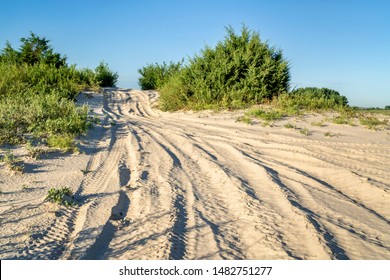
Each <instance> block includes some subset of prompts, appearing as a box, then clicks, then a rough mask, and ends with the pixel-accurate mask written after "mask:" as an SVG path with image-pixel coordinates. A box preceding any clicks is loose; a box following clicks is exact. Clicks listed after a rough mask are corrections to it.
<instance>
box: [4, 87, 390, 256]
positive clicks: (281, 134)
mask: <svg viewBox="0 0 390 280" xmlns="http://www.w3.org/2000/svg"><path fill="white" fill-rule="evenodd" d="M157 99H158V95H157V93H155V92H153V91H138V90H125V89H107V90H106V92H105V94H104V95H102V94H97V95H95V97H94V98H92V99H88V98H86V97H84V99H80V100H79V102H88V103H89V105H90V106H91V108H92V109H93V110H94V112H95V113H96V114H98V115H99V116H100V118H101V120H102V125H97V126H96V128H95V129H94V130H92V131H91V132H90V133H89V135H88V136H86V137H85V138H83V139H82V140H81V143H80V145H81V148H80V149H81V151H83V153H81V154H79V155H62V154H51V155H47V156H46V157H44V158H42V159H40V160H37V161H32V160H31V161H28V160H26V169H27V172H26V173H25V174H23V175H18V174H15V175H13V176H9V172H8V171H6V170H5V169H4V168H1V169H0V188H1V193H0V218H1V221H0V224H1V230H0V245H1V248H0V257H1V258H2V259H390V172H389V166H390V134H389V132H388V131H386V130H384V131H372V130H368V129H366V128H363V127H350V126H346V125H345V126H342V125H335V124H330V123H327V126H326V127H315V126H311V125H310V123H311V122H312V121H313V120H315V119H316V118H317V119H318V118H319V117H321V116H319V115H313V116H306V117H305V118H303V119H294V118H291V119H289V120H284V121H281V122H279V123H277V124H275V126H274V127H262V126H261V125H260V124H256V123H255V124H253V125H247V124H245V123H241V122H236V118H237V116H238V115H239V114H240V112H234V113H231V112H225V113H212V112H200V113H188V112H178V113H165V112H161V111H158V110H156V109H153V104H154V103H155V102H156V101H157ZM287 121H288V122H292V123H294V124H296V125H297V126H300V127H307V128H308V129H309V131H310V133H311V135H309V136H305V135H302V134H300V133H298V132H297V131H295V130H292V129H287V128H285V127H284V126H283V124H284V123H286V122H287ZM326 131H332V132H334V133H335V134H338V133H340V135H339V136H338V137H326V136H324V132H326ZM15 152H19V154H20V155H21V156H23V155H24V154H23V153H24V152H23V149H22V148H19V149H17V150H15ZM81 170H84V172H81ZM59 186H68V187H70V188H72V189H73V190H74V191H75V198H76V199H77V200H78V202H79V204H80V205H79V206H77V207H69V208H66V207H64V206H63V207H60V206H55V205H53V204H52V203H50V202H45V201H44V198H45V196H46V194H47V190H48V189H49V188H50V187H59Z"/></svg>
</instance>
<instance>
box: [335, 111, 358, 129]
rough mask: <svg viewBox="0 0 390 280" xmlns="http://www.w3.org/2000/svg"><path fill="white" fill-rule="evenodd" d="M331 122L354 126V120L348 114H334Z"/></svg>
mask: <svg viewBox="0 0 390 280" xmlns="http://www.w3.org/2000/svg"><path fill="white" fill-rule="evenodd" d="M332 122H333V123H335V124H349V125H351V126H354V125H355V124H354V122H353V119H352V117H351V116H348V115H346V114H341V115H338V116H334V117H333V118H332Z"/></svg>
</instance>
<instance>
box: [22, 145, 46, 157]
mask: <svg viewBox="0 0 390 280" xmlns="http://www.w3.org/2000/svg"><path fill="white" fill-rule="evenodd" d="M26 149H27V152H28V155H29V156H30V157H31V158H32V159H34V160H36V159H39V158H40V157H41V155H42V154H44V153H46V150H45V149H44V148H43V147H38V146H34V144H33V143H32V141H27V143H26Z"/></svg>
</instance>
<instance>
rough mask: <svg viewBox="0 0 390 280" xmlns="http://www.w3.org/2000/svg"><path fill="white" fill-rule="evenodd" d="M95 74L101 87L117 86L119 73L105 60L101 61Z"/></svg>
mask: <svg viewBox="0 0 390 280" xmlns="http://www.w3.org/2000/svg"><path fill="white" fill-rule="evenodd" d="M95 74H96V80H97V81H98V83H99V86H101V87H115V86H116V83H117V82H118V77H119V75H118V73H116V72H113V71H112V70H111V69H110V68H109V67H108V64H107V63H105V62H100V64H99V65H98V66H97V67H96V68H95Z"/></svg>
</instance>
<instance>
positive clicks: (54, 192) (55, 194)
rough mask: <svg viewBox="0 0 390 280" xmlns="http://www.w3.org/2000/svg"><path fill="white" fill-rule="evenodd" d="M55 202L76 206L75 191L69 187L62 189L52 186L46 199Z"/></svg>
mask: <svg viewBox="0 0 390 280" xmlns="http://www.w3.org/2000/svg"><path fill="white" fill-rule="evenodd" d="M45 200H48V201H51V202H53V203H57V204H60V205H65V206H67V207H68V206H74V205H76V202H75V201H74V197H73V192H72V190H71V189H70V188H68V187H61V188H60V189H55V188H51V189H50V190H49V191H48V194H47V196H46V199H45Z"/></svg>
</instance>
